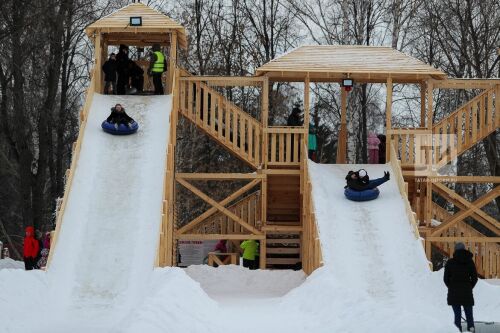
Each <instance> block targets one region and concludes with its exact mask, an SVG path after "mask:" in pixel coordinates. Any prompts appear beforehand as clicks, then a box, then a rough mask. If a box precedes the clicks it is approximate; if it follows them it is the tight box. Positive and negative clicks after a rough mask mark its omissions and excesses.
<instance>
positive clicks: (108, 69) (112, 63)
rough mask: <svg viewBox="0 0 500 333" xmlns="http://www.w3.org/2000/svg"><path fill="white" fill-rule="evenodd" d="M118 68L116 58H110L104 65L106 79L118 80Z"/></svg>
mask: <svg viewBox="0 0 500 333" xmlns="http://www.w3.org/2000/svg"><path fill="white" fill-rule="evenodd" d="M116 68H117V65H116V60H113V59H108V60H107V61H106V62H105V63H104V65H102V71H103V72H104V81H116Z"/></svg>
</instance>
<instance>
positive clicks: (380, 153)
mask: <svg viewBox="0 0 500 333" xmlns="http://www.w3.org/2000/svg"><path fill="white" fill-rule="evenodd" d="M377 137H378V139H379V140H380V143H379V144H378V163H379V164H385V163H386V160H385V150H386V149H385V140H386V138H385V135H384V134H379V135H377Z"/></svg>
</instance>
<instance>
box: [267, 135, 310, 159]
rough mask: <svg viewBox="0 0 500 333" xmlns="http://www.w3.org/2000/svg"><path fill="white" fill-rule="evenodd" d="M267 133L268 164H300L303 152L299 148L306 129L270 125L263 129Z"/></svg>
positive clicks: (304, 152)
mask: <svg viewBox="0 0 500 333" xmlns="http://www.w3.org/2000/svg"><path fill="white" fill-rule="evenodd" d="M265 131H266V133H267V135H268V146H269V148H268V151H267V154H268V155H267V159H266V161H267V164H268V165H287V166H290V165H297V166H298V165H300V161H301V160H302V158H303V154H306V156H307V150H306V151H304V150H303V149H301V145H302V144H303V143H304V137H305V135H306V134H307V130H306V129H305V128H303V127H290V126H286V127H285V126H272V127H268V128H267V129H265Z"/></svg>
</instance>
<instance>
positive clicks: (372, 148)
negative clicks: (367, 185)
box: [367, 133, 380, 164]
mask: <svg viewBox="0 0 500 333" xmlns="http://www.w3.org/2000/svg"><path fill="white" fill-rule="evenodd" d="M367 141H368V163H370V164H378V145H379V144H380V140H379V139H378V138H377V135H376V134H375V133H369V134H368V140H367Z"/></svg>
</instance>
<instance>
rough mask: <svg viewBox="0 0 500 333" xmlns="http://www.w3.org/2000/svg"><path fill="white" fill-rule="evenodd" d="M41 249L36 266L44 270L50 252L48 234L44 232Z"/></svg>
mask: <svg viewBox="0 0 500 333" xmlns="http://www.w3.org/2000/svg"><path fill="white" fill-rule="evenodd" d="M42 244H43V249H42V251H41V252H40V253H41V257H40V259H39V260H38V263H37V266H38V267H39V268H44V267H46V266H47V259H48V258H49V252H50V232H46V233H45V235H44V236H43V241H42Z"/></svg>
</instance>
